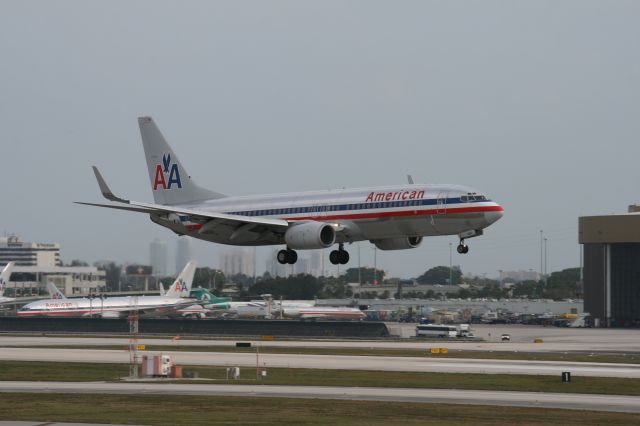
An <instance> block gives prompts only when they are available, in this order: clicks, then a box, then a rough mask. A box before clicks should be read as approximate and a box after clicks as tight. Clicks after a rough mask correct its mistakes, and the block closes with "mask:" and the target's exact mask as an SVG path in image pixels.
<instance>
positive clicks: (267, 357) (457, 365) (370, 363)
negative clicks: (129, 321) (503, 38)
mask: <svg viewBox="0 0 640 426" xmlns="http://www.w3.org/2000/svg"><path fill="white" fill-rule="evenodd" d="M172 355H173V360H174V362H175V363H176V364H179V365H215V366H238V367H255V366H256V362H257V360H256V354H255V353H238V352H182V351H180V352H173V353H172ZM0 359H2V360H18V361H20V360H21V361H56V362H91V363H128V362H129V353H128V352H127V351H125V350H104V349H98V350H91V349H80V348H78V349H50V348H40V349H38V350H30V351H25V350H24V349H23V348H6V347H5V348H0ZM259 364H260V365H261V366H264V367H267V368H269V367H271V368H314V369H329V370H332V369H337V370H376V371H414V372H439V373H484V374H532V375H557V376H559V375H560V374H561V372H563V371H570V372H571V373H572V374H573V375H574V376H592V377H627V378H640V364H612V363H595V362H594V363H589V362H564V361H519V360H486V359H462V358H460V359H456V358H427V357H424V358H420V357H388V356H345V355H298V354H260V358H259Z"/></svg>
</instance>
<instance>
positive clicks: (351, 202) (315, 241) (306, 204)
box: [78, 117, 504, 265]
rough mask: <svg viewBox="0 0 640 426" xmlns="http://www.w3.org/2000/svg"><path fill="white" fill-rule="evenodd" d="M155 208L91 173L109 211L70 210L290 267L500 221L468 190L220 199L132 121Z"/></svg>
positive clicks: (497, 212) (156, 133)
mask: <svg viewBox="0 0 640 426" xmlns="http://www.w3.org/2000/svg"><path fill="white" fill-rule="evenodd" d="M138 124H139V126H140V133H141V135H142V145H143V147H144V152H145V156H146V160H147V167H148V171H149V180H150V182H151V190H152V192H153V198H154V201H155V203H153V204H151V203H141V202H136V201H131V200H127V199H124V198H120V197H118V196H116V195H114V193H113V192H112V191H111V189H109V187H108V186H107V183H106V182H105V180H104V178H103V177H102V175H101V174H100V172H99V171H98V169H97V168H96V167H95V166H94V167H93V171H94V174H95V176H96V179H97V181H98V185H99V186H100V190H101V192H102V194H103V196H104V197H105V198H107V199H108V200H110V201H113V202H114V203H112V204H97V203H78V204H85V205H91V206H98V207H108V208H113V209H120V210H128V211H133V212H138V213H146V214H148V215H149V216H150V218H151V220H152V221H153V222H155V223H157V224H159V225H161V226H164V227H166V228H169V229H171V230H172V231H174V232H175V233H176V234H178V235H188V236H190V237H193V238H198V239H201V240H206V241H211V242H214V243H219V244H229V245H238V246H261V245H286V248H285V249H283V250H280V251H279V252H278V254H277V259H278V262H280V263H281V264H293V263H295V262H296V261H297V259H298V255H297V253H296V250H308V249H325V248H329V247H332V246H334V245H335V244H337V245H338V249H337V250H333V251H331V253H330V255H329V260H330V261H331V263H333V264H343V265H344V264H346V263H347V262H348V261H349V253H348V252H347V251H346V250H345V249H344V245H345V243H353V242H356V241H364V240H369V241H370V242H371V243H373V244H375V246H376V247H377V248H379V249H381V250H403V249H412V248H415V247H418V246H419V245H420V243H421V242H422V239H423V237H427V236H436V235H457V236H458V237H459V240H460V244H459V245H458V252H459V253H467V252H468V251H469V248H468V246H467V245H466V244H465V240H466V239H468V238H471V237H476V236H479V235H482V233H483V229H484V228H486V227H488V226H489V225H491V224H492V223H494V222H495V221H497V220H498V219H500V218H501V217H502V214H503V211H504V209H503V208H502V207H501V206H500V205H499V204H498V203H496V202H494V201H492V200H490V199H488V198H487V197H486V195H484V194H483V193H481V192H479V191H476V190H475V189H472V188H469V187H465V186H458V185H441V184H427V185H423V184H413V183H412V179H409V183H408V184H406V185H398V186H385V187H375V188H361V189H341V190H328V191H314V192H298V193H287V194H272V195H251V196H226V195H222V194H220V193H218V192H214V191H210V190H208V189H205V188H202V187H200V186H198V185H197V184H196V183H195V182H194V180H193V179H191V175H189V174H188V173H187V171H186V169H185V168H184V166H183V165H182V163H181V162H180V160H179V159H178V156H177V155H176V154H175V152H174V151H173V150H172V149H171V147H170V146H169V144H168V143H167V141H166V140H165V138H164V137H163V136H162V134H161V133H160V130H159V129H158V127H157V126H156V124H155V123H154V121H153V120H152V119H151V118H150V117H141V118H139V119H138Z"/></svg>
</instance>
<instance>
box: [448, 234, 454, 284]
mask: <svg viewBox="0 0 640 426" xmlns="http://www.w3.org/2000/svg"><path fill="white" fill-rule="evenodd" d="M451 250H452V245H451V242H449V285H453V270H452V268H453V255H452V251H451Z"/></svg>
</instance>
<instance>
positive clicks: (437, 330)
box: [416, 324, 458, 337]
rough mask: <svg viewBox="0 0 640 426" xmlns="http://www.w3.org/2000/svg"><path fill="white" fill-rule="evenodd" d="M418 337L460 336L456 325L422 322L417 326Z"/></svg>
mask: <svg viewBox="0 0 640 426" xmlns="http://www.w3.org/2000/svg"><path fill="white" fill-rule="evenodd" d="M416 337H458V328H457V327H456V326H455V325H444V324H420V325H418V326H416Z"/></svg>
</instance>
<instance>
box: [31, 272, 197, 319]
mask: <svg viewBox="0 0 640 426" xmlns="http://www.w3.org/2000/svg"><path fill="white" fill-rule="evenodd" d="M195 271H196V262H194V261H191V262H189V263H187V265H186V266H185V267H184V269H183V270H182V272H181V273H180V275H178V277H177V278H176V279H175V281H174V282H173V284H172V285H171V287H170V288H169V290H167V292H166V293H165V294H164V295H162V296H114V297H105V298H94V299H90V298H81V299H67V298H66V297H65V296H64V294H62V293H61V292H60V291H59V290H58V289H57V288H56V286H55V285H54V284H53V283H47V289H48V290H49V294H51V295H52V296H51V299H47V300H38V301H37V302H32V303H29V304H27V305H25V306H23V307H22V309H20V310H19V311H18V316H21V317H35V316H45V317H99V318H122V317H125V316H127V315H128V314H129V312H131V311H134V310H135V311H138V312H139V314H140V316H148V317H154V316H162V315H166V314H169V313H172V312H173V311H175V310H177V309H180V308H184V307H186V306H190V305H193V303H194V302H195V300H194V299H188V298H186V296H188V295H189V291H190V290H191V283H192V281H193V275H194V273H195Z"/></svg>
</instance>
